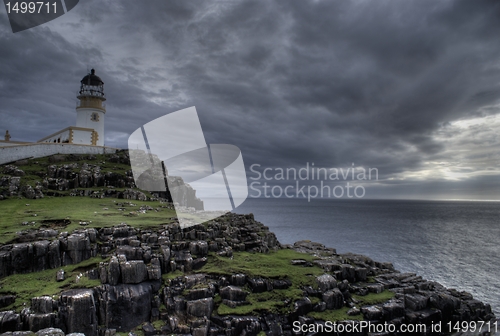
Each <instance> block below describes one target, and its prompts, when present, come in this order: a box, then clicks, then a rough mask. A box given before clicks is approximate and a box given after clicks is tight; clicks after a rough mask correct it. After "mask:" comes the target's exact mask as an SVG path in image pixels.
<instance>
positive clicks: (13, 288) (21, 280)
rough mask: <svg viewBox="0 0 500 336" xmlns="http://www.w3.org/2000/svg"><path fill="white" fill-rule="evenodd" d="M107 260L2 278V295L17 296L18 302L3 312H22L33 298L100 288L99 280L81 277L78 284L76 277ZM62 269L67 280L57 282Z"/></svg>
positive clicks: (89, 261)
mask: <svg viewBox="0 0 500 336" xmlns="http://www.w3.org/2000/svg"><path fill="white" fill-rule="evenodd" d="M105 260H106V259H102V258H101V257H95V258H90V259H87V260H85V261H83V262H81V263H79V264H75V265H67V266H63V267H60V268H55V269H50V270H44V271H41V272H34V273H27V274H13V275H10V276H8V277H5V278H2V279H0V293H1V294H15V295H16V301H15V302H14V303H13V304H11V305H10V306H8V307H6V308H4V309H3V310H16V311H21V309H23V308H25V307H26V306H27V307H29V306H30V305H31V298H33V297H35V296H43V295H48V296H57V295H58V294H59V293H60V292H62V291H63V290H66V289H73V288H92V287H96V286H99V285H100V284H101V282H100V281H99V280H89V279H88V278H87V277H81V278H80V279H79V281H78V282H76V276H77V275H79V274H80V270H81V269H89V268H93V267H97V266H98V265H99V262H102V261H105ZM60 269H63V270H64V272H65V273H66V279H65V280H64V281H61V282H57V281H56V273H57V271H58V270H60Z"/></svg>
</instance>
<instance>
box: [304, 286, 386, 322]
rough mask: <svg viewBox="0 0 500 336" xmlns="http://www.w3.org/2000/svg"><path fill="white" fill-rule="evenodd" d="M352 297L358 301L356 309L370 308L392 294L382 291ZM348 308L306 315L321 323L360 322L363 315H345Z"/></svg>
mask: <svg viewBox="0 0 500 336" xmlns="http://www.w3.org/2000/svg"><path fill="white" fill-rule="evenodd" d="M352 297H353V298H354V299H356V300H358V301H359V304H358V305H357V306H358V307H363V306H371V305H374V304H378V303H384V302H386V301H388V300H390V299H392V298H393V297H394V293H393V292H391V291H388V290H385V291H383V292H382V293H378V294H375V293H370V294H368V295H365V296H359V295H352ZM349 309H350V308H349V307H342V308H340V309H336V310H325V311H323V312H310V313H309V314H307V316H310V317H313V318H315V319H318V320H323V321H332V322H335V321H346V320H355V321H362V320H363V319H364V318H363V314H358V315H353V316H350V315H347V311H348V310H349Z"/></svg>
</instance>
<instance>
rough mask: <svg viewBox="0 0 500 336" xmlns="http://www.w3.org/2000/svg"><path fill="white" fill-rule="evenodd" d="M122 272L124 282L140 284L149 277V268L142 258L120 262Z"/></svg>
mask: <svg viewBox="0 0 500 336" xmlns="http://www.w3.org/2000/svg"><path fill="white" fill-rule="evenodd" d="M120 273H121V276H122V282H123V283H124V284H138V283H141V282H143V281H144V280H146V279H147V278H148V270H147V268H146V265H145V264H144V261H142V260H131V261H126V262H122V263H120Z"/></svg>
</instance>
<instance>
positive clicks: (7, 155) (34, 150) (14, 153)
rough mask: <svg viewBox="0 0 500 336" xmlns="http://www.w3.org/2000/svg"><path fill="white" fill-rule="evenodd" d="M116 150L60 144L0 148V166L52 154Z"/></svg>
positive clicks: (101, 152) (111, 151)
mask: <svg viewBox="0 0 500 336" xmlns="http://www.w3.org/2000/svg"><path fill="white" fill-rule="evenodd" d="M116 151H117V149H116V148H110V147H100V146H88V145H75V144H61V143H33V144H27V145H19V146H10V147H0V164H5V163H9V162H14V161H17V160H22V159H28V158H36V157H44V156H49V155H54V154H94V155H96V154H112V153H116Z"/></svg>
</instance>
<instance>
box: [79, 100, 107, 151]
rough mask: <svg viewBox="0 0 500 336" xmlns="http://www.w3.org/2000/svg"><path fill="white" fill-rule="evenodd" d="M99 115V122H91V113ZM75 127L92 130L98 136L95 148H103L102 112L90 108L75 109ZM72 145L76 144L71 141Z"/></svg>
mask: <svg viewBox="0 0 500 336" xmlns="http://www.w3.org/2000/svg"><path fill="white" fill-rule="evenodd" d="M94 112H95V113H97V114H98V115H99V121H92V120H91V117H92V113H94ZM76 127H82V128H92V129H94V130H95V131H96V132H97V134H98V135H99V137H98V139H97V146H104V111H102V110H99V109H94V108H91V107H81V108H77V109H76ZM73 143H77V142H76V141H75V140H73Z"/></svg>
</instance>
